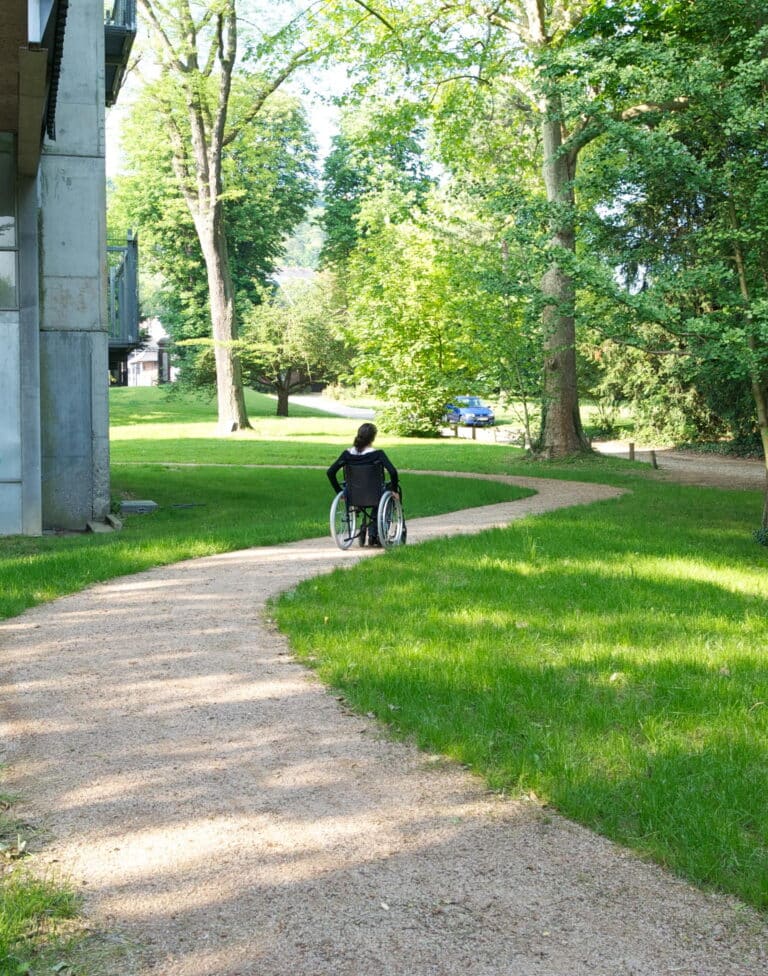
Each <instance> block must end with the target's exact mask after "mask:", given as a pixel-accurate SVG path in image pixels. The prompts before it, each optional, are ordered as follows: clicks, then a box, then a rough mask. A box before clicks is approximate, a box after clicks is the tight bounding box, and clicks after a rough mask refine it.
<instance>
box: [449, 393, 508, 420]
mask: <svg viewBox="0 0 768 976" xmlns="http://www.w3.org/2000/svg"><path fill="white" fill-rule="evenodd" d="M495 420H496V418H495V417H494V415H493V410H491V408H490V407H488V406H486V405H485V404H484V403H483V401H482V400H481V399H480V397H476V396H460V397H456V399H455V400H454V401H453V403H448V404H446V406H445V422H446V423H447V424H460V425H461V426H463V427H491V426H492V425H493V423H494V421H495Z"/></svg>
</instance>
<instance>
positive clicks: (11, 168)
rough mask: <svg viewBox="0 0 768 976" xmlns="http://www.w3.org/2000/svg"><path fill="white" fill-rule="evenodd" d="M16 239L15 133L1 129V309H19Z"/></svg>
mask: <svg viewBox="0 0 768 976" xmlns="http://www.w3.org/2000/svg"><path fill="white" fill-rule="evenodd" d="M17 238H18V234H17V230H16V161H15V158H14V144H13V136H12V135H10V134H9V133H5V132H0V308H18V297H17V288H16V263H17V258H16V249H17V247H18V243H17Z"/></svg>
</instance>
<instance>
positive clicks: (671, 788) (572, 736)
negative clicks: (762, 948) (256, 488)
mask: <svg viewBox="0 0 768 976" xmlns="http://www.w3.org/2000/svg"><path fill="white" fill-rule="evenodd" d="M758 504H759V496H758V495H757V494H756V493H747V492H722V491H714V490H705V489H690V488H687V489H686V488H680V487H676V486H653V487H652V488H646V487H645V486H644V485H642V483H638V484H637V485H636V486H635V490H634V492H633V493H632V494H631V495H626V496H624V497H623V498H622V499H620V500H617V501H614V502H608V503H601V504H599V505H594V506H590V507H589V508H586V509H581V508H580V509H573V510H569V511H567V512H558V513H552V514H550V515H548V516H543V517H539V518H536V519H530V520H526V521H525V522H522V523H515V524H514V525H512V526H511V527H510V528H508V529H505V530H497V531H493V532H488V533H484V534H483V535H482V536H479V537H473V538H461V539H453V540H440V541H436V542H433V543H429V544H426V545H423V546H419V547H415V548H413V549H410V550H403V551H398V552H397V553H396V554H395V555H394V558H393V559H392V560H388V561H387V563H386V565H385V564H383V563H380V562H376V561H374V562H369V563H366V564H365V565H363V566H359V567H356V568H355V569H354V570H351V571H344V572H342V571H337V572H335V573H334V574H332V575H331V576H329V577H323V578H320V579H316V580H311V581H308V582H306V583H304V584H302V585H301V586H299V587H298V588H297V590H296V591H295V592H292V593H290V594H287V595H286V596H285V597H284V598H283V599H282V600H281V601H280V602H279V606H278V608H277V616H278V621H279V623H280V626H281V627H282V628H283V629H284V630H285V631H286V632H287V633H288V634H289V636H290V639H291V641H292V643H293V645H294V646H295V647H296V648H297V650H298V652H299V653H300V654H301V656H303V657H304V658H306V659H307V660H308V661H310V662H311V663H313V666H315V667H317V668H318V670H319V672H320V674H321V675H322V676H323V678H325V679H326V680H327V681H329V682H330V683H331V684H333V685H334V686H336V687H337V688H339V689H341V690H342V691H343V692H344V694H345V695H346V696H347V697H348V698H349V699H350V700H351V701H352V702H353V703H354V705H355V706H356V707H358V708H360V709H361V710H364V711H372V712H375V713H376V714H377V715H378V716H379V717H380V718H381V720H382V721H385V722H387V723H390V724H391V725H393V727H394V728H395V729H396V730H397V731H399V732H400V733H401V734H403V735H405V736H408V737H411V738H413V739H415V740H416V741H417V742H418V744H419V745H421V746H422V747H424V748H427V749H430V750H434V751H440V752H443V753H444V754H446V755H449V756H452V757H453V758H455V759H456V760H458V761H460V762H462V763H465V764H467V765H469V766H471V767H472V768H473V769H475V770H476V771H477V772H479V773H481V774H483V775H484V776H485V777H486V778H487V780H488V782H489V783H490V784H491V786H493V787H494V788H496V789H502V790H506V791H510V792H512V793H519V792H524V793H529V792H533V793H535V794H536V795H538V796H539V797H540V798H541V799H542V800H543V801H545V802H548V803H551V804H553V805H555V806H556V807H557V808H558V809H560V810H561V811H562V812H563V813H565V814H566V815H568V816H570V817H573V818H574V819H577V820H579V821H581V822H583V823H585V824H587V825H588V826H590V827H592V828H594V829H596V830H598V831H600V832H602V833H605V834H607V835H608V836H610V837H613V838H615V839H616V840H619V841H621V842H622V843H625V844H628V845H630V846H632V847H634V848H636V849H637V850H639V851H641V852H642V853H644V854H647V855H648V856H651V857H653V858H655V859H656V860H657V861H659V862H660V863H662V864H664V865H667V866H669V867H670V868H672V869H674V870H676V871H678V872H680V873H682V874H685V875H686V876H688V877H689V878H692V879H694V880H696V881H698V882H699V883H701V884H704V885H708V886H712V887H717V888H720V889H723V890H726V891H729V892H733V893H735V894H737V895H739V896H740V897H741V898H743V899H744V900H745V901H748V902H750V903H751V904H753V905H755V906H758V907H760V908H768V806H767V805H766V803H765V796H766V795H768V664H767V663H766V660H765V655H764V649H765V646H766V643H767V642H768V623H767V622H766V598H768V576H767V574H766V570H768V553H766V551H765V550H764V549H762V548H761V547H759V546H755V545H754V544H753V543H752V541H751V539H750V527H751V525H752V523H753V521H754V511H755V509H756V507H757V506H758ZM692 513H695V517H692ZM370 593H376V594H377V598H376V600H375V601H370V602H366V594H370ZM362 605H365V606H366V614H365V619H364V622H363V623H362V624H360V623H358V620H359V615H358V614H355V613H354V612H353V609H354V608H355V607H360V606H362Z"/></svg>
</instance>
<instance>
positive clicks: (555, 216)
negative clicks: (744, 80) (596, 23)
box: [525, 0, 589, 457]
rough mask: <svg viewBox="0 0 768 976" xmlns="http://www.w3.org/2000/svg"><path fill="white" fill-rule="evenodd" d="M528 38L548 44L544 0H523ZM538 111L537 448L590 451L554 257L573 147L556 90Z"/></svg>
mask: <svg viewBox="0 0 768 976" xmlns="http://www.w3.org/2000/svg"><path fill="white" fill-rule="evenodd" d="M525 11H526V16H527V20H528V27H529V30H530V43H531V46H532V48H533V49H534V50H535V51H539V52H540V51H545V50H546V49H547V48H548V47H549V46H550V45H551V43H552V39H551V36H550V32H549V30H548V26H547V17H548V10H547V6H546V4H545V3H544V0H525ZM538 109H539V112H540V113H541V118H542V122H541V140H542V150H543V156H544V160H543V172H544V185H545V187H546V192H547V201H548V203H549V205H550V208H551V217H550V221H551V230H552V247H553V252H554V253H553V261H552V264H551V266H550V267H549V269H548V270H547V271H546V273H545V274H544V276H543V278H542V280H541V292H542V297H543V299H544V311H543V317H542V318H543V320H542V324H543V327H544V350H543V351H544V376H543V386H544V403H543V409H542V413H543V416H542V428H541V440H540V447H541V449H542V451H543V452H544V453H546V454H548V455H550V456H552V457H565V456H567V455H569V454H578V453H579V452H581V451H584V450H589V444H588V443H587V441H586V439H585V437H584V433H583V431H582V428H581V418H580V416H579V396H578V386H577V380H576V322H575V318H574V310H575V304H576V290H575V287H574V282H573V278H572V277H571V276H570V275H569V274H568V272H567V271H566V270H565V269H564V268H563V267H562V266H561V264H560V263H559V261H558V252H560V256H561V257H563V256H565V254H573V253H574V251H575V248H576V228H575V203H576V201H575V197H574V189H573V178H574V175H575V169H576V160H577V158H578V149H573V150H571V151H567V150H566V148H565V147H564V145H563V142H564V139H563V122H562V119H563V104H562V100H561V98H560V96H559V95H558V94H557V93H555V92H550V93H548V94H546V95H544V96H543V97H542V98H541V99H540V102H539V105H538Z"/></svg>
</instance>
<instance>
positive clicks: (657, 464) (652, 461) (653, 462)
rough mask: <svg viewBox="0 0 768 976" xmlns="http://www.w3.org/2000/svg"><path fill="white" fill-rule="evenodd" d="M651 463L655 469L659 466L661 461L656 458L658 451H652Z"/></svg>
mask: <svg viewBox="0 0 768 976" xmlns="http://www.w3.org/2000/svg"><path fill="white" fill-rule="evenodd" d="M651 465H652V467H653V468H655V469H658V467H659V462H658V461H657V460H656V451H651Z"/></svg>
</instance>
